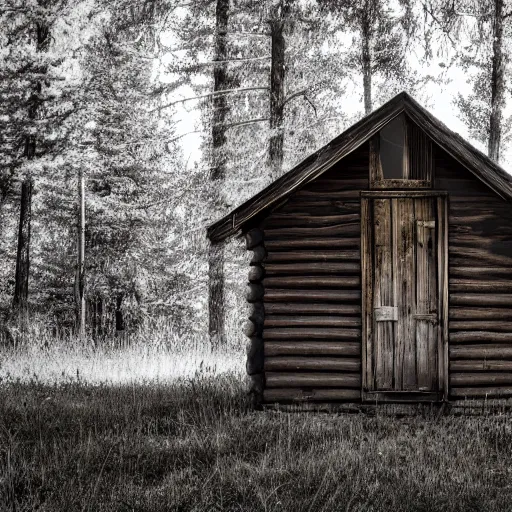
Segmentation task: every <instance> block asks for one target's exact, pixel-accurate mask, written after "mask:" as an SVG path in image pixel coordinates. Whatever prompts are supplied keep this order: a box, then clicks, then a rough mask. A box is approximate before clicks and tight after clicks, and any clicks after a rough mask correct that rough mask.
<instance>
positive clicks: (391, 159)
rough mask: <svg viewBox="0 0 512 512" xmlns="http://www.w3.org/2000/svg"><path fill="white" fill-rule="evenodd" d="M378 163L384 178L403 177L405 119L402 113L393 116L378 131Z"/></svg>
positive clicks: (396, 178) (397, 178) (398, 178)
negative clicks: (393, 117)
mask: <svg viewBox="0 0 512 512" xmlns="http://www.w3.org/2000/svg"><path fill="white" fill-rule="evenodd" d="M379 135H380V163H381V165H382V175H383V177H384V179H385V180H392V179H395V180H400V179H403V166H404V146H405V119H404V116H403V114H401V115H399V116H397V117H395V119H393V120H392V121H391V122H389V123H388V124H387V125H386V126H384V128H382V130H381V131H380V133H379Z"/></svg>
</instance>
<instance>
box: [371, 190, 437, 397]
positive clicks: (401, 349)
mask: <svg viewBox="0 0 512 512" xmlns="http://www.w3.org/2000/svg"><path fill="white" fill-rule="evenodd" d="M366 201H368V203H367V204H366V206H365V207H366V208H367V210H368V215H367V217H368V219H367V222H368V227H369V229H367V230H365V231H364V232H363V234H364V236H365V237H366V239H365V240H363V247H365V248H366V252H365V254H363V258H364V259H365V260H366V261H365V262H364V264H363V267H364V268H366V267H368V266H373V272H367V273H366V276H367V278H366V279H364V281H365V286H366V287H370V288H368V289H367V290H365V293H366V294H367V296H368V298H369V300H368V301H366V309H368V308H369V309H370V311H366V324H367V325H366V330H365V332H366V336H367V339H366V340H365V342H366V350H365V356H366V358H365V359H366V360H365V368H364V370H363V371H364V372H365V373H364V379H363V386H364V387H365V388H366V389H363V391H366V392H370V393H371V392H394V393H397V392H398V393H400V392H403V393H406V392H437V391H439V390H440V375H441V372H440V368H439V364H440V361H442V358H441V357H440V344H439V333H440V332H441V330H440V329H439V319H440V316H439V309H440V306H439V304H440V301H439V290H440V287H439V282H440V281H439V279H440V275H441V274H440V273H441V272H442V270H443V268H442V267H443V265H442V263H443V262H442V261H441V262H440V257H439V254H441V253H440V252H438V245H439V236H438V235H439V230H438V221H437V217H438V198H436V197H432V196H426V197H402V196H400V195H398V196H396V197H389V198H386V197H376V198H372V199H369V200H366ZM440 263H441V265H440Z"/></svg>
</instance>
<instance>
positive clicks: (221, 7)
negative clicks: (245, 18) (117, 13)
mask: <svg viewBox="0 0 512 512" xmlns="http://www.w3.org/2000/svg"><path fill="white" fill-rule="evenodd" d="M215 18H216V20H215V21H216V22H215V57H214V60H215V61H219V63H218V64H216V65H215V67H214V70H213V82H214V84H213V90H214V92H216V91H222V90H225V89H228V88H229V80H228V73H227V62H226V61H227V58H228V51H227V50H228V48H227V32H228V22H229V0H217V6H216V12H215ZM212 103H213V124H212V160H213V165H212V172H211V182H212V187H211V191H212V196H213V197H212V202H213V208H214V210H215V211H216V212H219V211H220V210H222V208H223V199H222V185H223V183H224V179H225V176H226V155H225V144H226V127H225V125H226V118H227V114H228V105H227V98H226V95H225V94H217V95H214V96H213V98H212ZM224 304H225V299H224V246H223V245H217V246H213V245H212V244H210V246H209V250H208V308H209V327H208V330H209V336H210V340H211V342H212V344H213V345H218V344H223V343H224V342H225V337H226V335H225V326H224V314H225V307H224Z"/></svg>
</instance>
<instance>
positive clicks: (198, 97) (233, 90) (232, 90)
mask: <svg viewBox="0 0 512 512" xmlns="http://www.w3.org/2000/svg"><path fill="white" fill-rule="evenodd" d="M245 91H268V87H242V88H239V89H224V90H222V91H215V92H209V93H208V94H201V95H200V96H193V97H191V98H183V99H181V100H176V101H172V102H171V103H167V104H165V105H160V106H159V107H156V108H154V109H152V110H150V112H156V111H159V110H163V109H164V108H169V107H172V106H174V105H178V104H179V103H184V102H185V101H192V100H200V99H202V98H210V97H212V96H217V95H219V94H231V93H239V92H245Z"/></svg>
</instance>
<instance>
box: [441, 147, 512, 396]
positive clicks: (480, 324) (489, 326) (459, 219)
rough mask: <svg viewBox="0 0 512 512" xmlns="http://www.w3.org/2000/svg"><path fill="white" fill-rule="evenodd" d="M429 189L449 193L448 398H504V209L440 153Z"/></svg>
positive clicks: (511, 268) (511, 256)
mask: <svg viewBox="0 0 512 512" xmlns="http://www.w3.org/2000/svg"><path fill="white" fill-rule="evenodd" d="M435 188H437V189H442V190H447V191H448V192H449V216H448V224H449V230H448V231H449V232H448V243H449V247H448V252H449V264H448V267H449V269H448V274H449V315H448V316H449V383H450V397H451V398H457V399H460V398H464V397H467V398H480V397H486V396H487V397H488V398H494V397H500V396H504V395H509V396H510V395H512V207H511V205H510V203H508V202H506V201H504V200H502V199H500V197H498V196H497V195H496V194H495V193H494V192H493V191H492V190H490V189H489V188H488V187H487V186H486V185H484V184H483V183H482V182H480V180H478V178H476V177H475V176H474V175H473V174H472V173H470V172H469V171H468V170H466V169H465V168H464V167H462V166H461V165H460V164H458V163H457V162H456V161H455V160H454V159H453V158H451V157H450V156H449V155H447V154H446V153H445V152H444V151H441V150H440V149H437V150H436V152H435Z"/></svg>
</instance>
